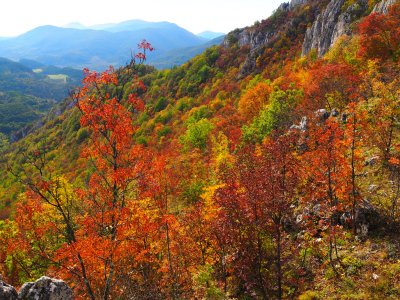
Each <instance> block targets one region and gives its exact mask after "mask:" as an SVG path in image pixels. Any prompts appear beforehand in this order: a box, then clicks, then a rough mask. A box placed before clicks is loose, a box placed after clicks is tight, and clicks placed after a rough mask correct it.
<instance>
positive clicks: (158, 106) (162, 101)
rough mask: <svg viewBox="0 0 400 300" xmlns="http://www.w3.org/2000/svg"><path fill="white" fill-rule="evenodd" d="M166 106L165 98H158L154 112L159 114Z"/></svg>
mask: <svg viewBox="0 0 400 300" xmlns="http://www.w3.org/2000/svg"><path fill="white" fill-rule="evenodd" d="M167 106H168V100H167V98H165V97H160V98H159V99H158V100H157V102H156V104H155V105H154V111H155V112H159V111H162V110H163V109H165V108H166V107H167Z"/></svg>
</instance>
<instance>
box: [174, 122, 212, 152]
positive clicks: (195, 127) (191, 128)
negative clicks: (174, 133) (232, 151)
mask: <svg viewBox="0 0 400 300" xmlns="http://www.w3.org/2000/svg"><path fill="white" fill-rule="evenodd" d="M213 128H214V125H213V124H212V123H211V122H210V121H209V120H208V119H200V120H199V121H197V122H194V123H190V124H189V125H188V127H187V130H186V133H185V134H184V135H183V136H181V138H180V141H181V143H182V144H183V146H184V149H186V150H187V149H189V148H197V149H200V150H205V149H206V147H207V141H208V136H209V134H210V132H211V130H212V129H213Z"/></svg>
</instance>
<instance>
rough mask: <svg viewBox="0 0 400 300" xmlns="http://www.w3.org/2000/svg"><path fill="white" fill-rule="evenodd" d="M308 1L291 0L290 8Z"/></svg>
mask: <svg viewBox="0 0 400 300" xmlns="http://www.w3.org/2000/svg"><path fill="white" fill-rule="evenodd" d="M307 2H308V0H292V1H290V4H289V9H293V8H295V7H296V6H299V5H303V4H306V3H307Z"/></svg>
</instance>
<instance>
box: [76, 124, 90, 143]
mask: <svg viewBox="0 0 400 300" xmlns="http://www.w3.org/2000/svg"><path fill="white" fill-rule="evenodd" d="M88 137H89V132H88V130H87V129H86V128H81V129H79V130H78V132H77V133H76V141H77V143H78V144H81V143H82V142H83V141H85V140H86V139H87V138H88Z"/></svg>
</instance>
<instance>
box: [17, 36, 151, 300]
mask: <svg viewBox="0 0 400 300" xmlns="http://www.w3.org/2000/svg"><path fill="white" fill-rule="evenodd" d="M139 48H140V49H141V52H139V53H138V54H136V55H135V56H133V57H132V59H131V62H130V63H129V64H128V65H127V66H126V67H125V68H121V69H119V70H114V69H113V68H110V69H109V70H107V71H105V72H102V73H97V72H90V71H88V70H85V79H84V80H83V87H82V88H81V89H80V90H79V91H78V92H76V93H75V94H74V95H73V99H74V100H75V101H76V105H77V107H78V109H79V110H80V112H81V113H82V117H81V126H82V127H86V128H87V129H88V130H89V131H90V133H91V135H90V141H89V143H88V145H87V146H86V147H85V148H84V150H83V152H82V156H83V157H84V158H86V159H87V160H88V162H89V165H88V170H91V172H92V175H91V176H90V179H89V181H88V183H87V186H85V187H83V188H80V189H78V190H76V189H75V190H74V189H72V188H71V185H70V184H68V183H67V182H66V181H65V180H62V179H60V178H59V177H56V176H52V174H51V172H49V171H48V165H46V159H45V154H44V152H43V153H42V152H40V151H38V153H37V154H36V153H34V154H33V159H32V160H31V162H32V163H31V166H32V167H31V168H30V171H32V170H36V173H37V175H35V176H24V177H21V181H24V183H25V184H26V185H27V186H28V187H29V188H30V190H31V192H30V193H28V194H27V196H26V198H27V202H26V204H25V205H22V206H21V207H20V208H19V210H20V211H21V212H23V211H24V210H28V211H29V209H30V207H33V208H34V209H33V210H31V211H33V212H34V213H33V214H31V215H32V220H28V221H29V222H28V221H27V220H24V218H18V219H17V222H19V232H20V238H21V239H24V238H25V240H28V242H29V243H31V242H32V241H34V240H35V239H36V240H37V241H36V242H35V243H36V245H37V246H35V247H34V248H33V249H36V250H37V252H39V253H40V255H41V256H42V257H44V258H46V260H47V261H49V263H50V264H51V265H52V267H51V270H52V272H54V273H56V274H57V275H59V276H61V277H62V278H65V279H67V280H68V281H70V282H71V283H72V284H73V286H74V287H75V291H76V294H77V297H84V298H90V299H115V298H116V297H131V296H132V294H137V293H139V292H140V293H142V295H143V298H150V299H156V298H157V297H159V296H158V295H159V293H158V291H157V288H153V287H155V286H156V284H151V282H152V278H153V277H152V274H154V272H153V270H152V267H151V263H152V260H151V256H152V253H151V251H150V247H149V244H148V242H147V241H148V239H149V236H150V235H151V234H152V232H153V231H154V230H155V228H156V226H155V225H154V222H153V220H152V218H150V217H148V216H147V215H146V211H145V209H144V208H143V206H142V205H141V204H140V202H139V201H137V198H138V189H139V187H140V186H141V180H142V179H143V175H144V173H145V172H146V170H147V167H148V162H149V160H148V157H149V156H148V153H147V151H146V149H144V148H143V147H142V146H137V145H135V143H134V140H133V134H134V133H135V131H136V127H135V126H134V125H133V121H134V118H135V116H136V114H137V112H138V111H140V110H142V109H143V108H144V103H143V101H142V100H141V98H140V94H141V93H142V92H143V91H144V90H145V87H144V84H143V83H142V82H141V81H140V80H138V72H139V71H140V68H141V66H140V65H141V63H142V62H143V61H144V60H145V58H146V51H152V50H153V48H152V47H151V45H150V44H149V43H147V42H146V41H142V42H141V43H140V44H139ZM25 174H27V172H25ZM77 199H79V201H78V200H77ZM39 211H43V212H41V213H40V214H41V215H43V218H42V219H40V218H38V217H39V216H38V212H39ZM29 216H30V215H27V216H26V217H27V218H29ZM26 224H31V225H30V226H28V227H27V226H26ZM24 232H25V234H24ZM43 240H44V241H45V243H44V245H45V246H46V247H42V246H40V245H41V244H43V243H42V241H43ZM51 241H56V242H51ZM117 282H118V288H117V286H116V283H117ZM145 285H148V286H147V288H144V286H145Z"/></svg>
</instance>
